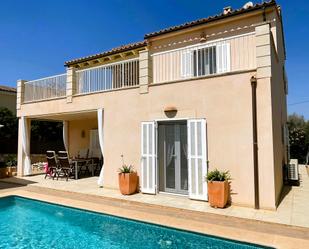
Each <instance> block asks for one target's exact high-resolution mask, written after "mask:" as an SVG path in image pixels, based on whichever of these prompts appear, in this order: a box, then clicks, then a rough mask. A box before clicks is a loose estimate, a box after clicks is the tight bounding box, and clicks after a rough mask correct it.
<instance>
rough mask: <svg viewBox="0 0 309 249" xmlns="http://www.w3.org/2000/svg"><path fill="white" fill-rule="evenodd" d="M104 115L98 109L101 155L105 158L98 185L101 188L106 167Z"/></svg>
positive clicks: (101, 110)
mask: <svg viewBox="0 0 309 249" xmlns="http://www.w3.org/2000/svg"><path fill="white" fill-rule="evenodd" d="M103 115H104V111H103V109H98V115H97V116H98V133H99V143H100V148H101V153H102V157H103V165H102V168H101V171H100V176H99V180H98V185H99V186H100V187H103V179H104V170H103V166H104V144H103V138H104V137H103Z"/></svg>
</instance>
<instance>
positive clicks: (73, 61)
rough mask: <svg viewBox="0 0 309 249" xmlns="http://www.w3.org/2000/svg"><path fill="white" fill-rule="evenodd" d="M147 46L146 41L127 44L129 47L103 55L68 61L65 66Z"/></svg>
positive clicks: (114, 49) (116, 49) (115, 49)
mask: <svg viewBox="0 0 309 249" xmlns="http://www.w3.org/2000/svg"><path fill="white" fill-rule="evenodd" d="M146 45H147V42H146V41H145V40H144V41H140V42H135V43H130V44H127V45H122V46H119V47H116V48H113V49H111V50H108V51H105V52H102V53H98V54H94V55H90V56H86V57H82V58H78V59H74V60H70V61H66V62H65V63H64V64H65V66H70V65H72V64H76V63H80V62H84V61H88V60H92V59H97V58H100V57H103V56H107V55H112V54H116V53H120V52H125V51H128V50H131V49H135V48H141V47H145V46H146Z"/></svg>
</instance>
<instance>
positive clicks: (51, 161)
mask: <svg viewBox="0 0 309 249" xmlns="http://www.w3.org/2000/svg"><path fill="white" fill-rule="evenodd" d="M46 159H47V163H48V169H49V170H48V171H46V173H45V179H46V177H47V176H52V178H53V180H54V178H55V175H56V173H57V170H58V167H59V166H58V162H57V158H56V152H55V151H53V150H48V151H46Z"/></svg>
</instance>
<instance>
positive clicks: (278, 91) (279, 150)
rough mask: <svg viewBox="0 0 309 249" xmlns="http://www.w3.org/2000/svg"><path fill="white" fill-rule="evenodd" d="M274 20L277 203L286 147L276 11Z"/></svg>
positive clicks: (281, 48)
mask: <svg viewBox="0 0 309 249" xmlns="http://www.w3.org/2000/svg"><path fill="white" fill-rule="evenodd" d="M274 15H275V19H276V22H275V23H274V24H273V26H272V28H271V30H272V34H273V37H274V39H273V41H274V44H273V46H272V50H271V52H272V78H271V82H272V112H273V133H274V138H273V140H274V175H275V198H276V202H277V203H278V201H279V199H280V194H281V190H282V186H283V179H282V178H283V174H282V172H283V171H282V167H283V165H284V164H285V163H287V154H286V147H285V145H284V138H283V136H284V130H283V126H284V124H286V122H287V105H286V92H285V86H284V71H283V68H284V62H285V55H284V46H283V45H284V44H283V36H282V25H281V22H280V19H279V16H278V15H277V13H274Z"/></svg>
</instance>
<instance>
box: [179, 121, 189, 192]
mask: <svg viewBox="0 0 309 249" xmlns="http://www.w3.org/2000/svg"><path fill="white" fill-rule="evenodd" d="M187 147H188V146H187V125H185V124H184V125H183V124H182V125H180V158H181V160H180V189H181V190H188V161H187V156H188V155H187Z"/></svg>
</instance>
